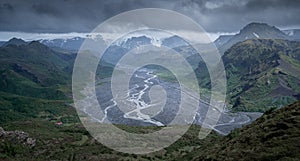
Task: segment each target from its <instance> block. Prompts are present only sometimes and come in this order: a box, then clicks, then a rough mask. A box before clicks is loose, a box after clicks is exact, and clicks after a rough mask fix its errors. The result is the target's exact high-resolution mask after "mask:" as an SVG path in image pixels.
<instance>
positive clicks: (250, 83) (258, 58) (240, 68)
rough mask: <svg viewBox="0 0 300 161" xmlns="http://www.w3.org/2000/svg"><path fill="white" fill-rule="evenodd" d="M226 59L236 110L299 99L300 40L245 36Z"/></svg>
mask: <svg viewBox="0 0 300 161" xmlns="http://www.w3.org/2000/svg"><path fill="white" fill-rule="evenodd" d="M223 61H224V64H225V68H226V74H227V78H228V86H227V89H228V97H229V99H230V103H231V104H232V105H233V109H234V110H238V111H241V110H246V111H265V110H267V109H269V108H276V107H282V106H285V105H287V104H289V103H292V102H294V101H295V100H297V99H300V98H299V94H300V76H299V73H300V43H299V42H295V41H287V40H270V39H252V40H246V41H244V42H241V43H238V44H236V45H234V46H233V47H231V48H230V49H229V50H228V51H227V52H226V53H225V54H224V56H223Z"/></svg>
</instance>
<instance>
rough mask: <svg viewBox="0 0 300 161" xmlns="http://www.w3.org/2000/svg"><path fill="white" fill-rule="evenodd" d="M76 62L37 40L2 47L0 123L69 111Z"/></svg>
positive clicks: (72, 57)
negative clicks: (73, 70)
mask: <svg viewBox="0 0 300 161" xmlns="http://www.w3.org/2000/svg"><path fill="white" fill-rule="evenodd" d="M10 42H11V41H10ZM73 61H74V56H73V55H71V54H65V53H58V52H55V51H53V50H51V49H50V48H48V47H47V46H45V45H43V44H40V43H39V42H35V41H34V42H30V43H26V44H21V45H16V44H12V43H10V44H8V45H6V46H4V47H1V48H0V122H1V123H4V122H7V121H11V120H20V119H28V118H32V117H41V116H43V117H44V115H46V116H51V117H52V116H55V115H59V114H61V113H64V112H65V111H68V110H66V109H65V107H67V106H68V105H66V104H65V103H66V100H68V99H67V98H68V97H69V95H70V84H71V81H70V80H71V70H70V69H72V64H73Z"/></svg>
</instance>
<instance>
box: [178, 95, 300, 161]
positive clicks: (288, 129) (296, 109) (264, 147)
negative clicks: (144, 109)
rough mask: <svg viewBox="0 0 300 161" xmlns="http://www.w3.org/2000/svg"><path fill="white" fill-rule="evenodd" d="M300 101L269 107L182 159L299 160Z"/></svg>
mask: <svg viewBox="0 0 300 161" xmlns="http://www.w3.org/2000/svg"><path fill="white" fill-rule="evenodd" d="M299 151H300V101H298V102H296V103H294V104H292V105H289V106H287V107H284V108H281V109H278V110H276V111H268V112H267V113H266V114H264V115H263V116H262V117H261V118H259V119H258V120H256V121H255V122H253V123H252V124H250V125H247V126H245V127H243V128H241V129H237V130H235V131H233V132H232V133H231V134H230V135H228V136H226V137H224V138H223V139H222V140H220V141H218V142H215V143H212V145H211V146H208V147H202V148H199V149H197V150H195V151H193V152H191V153H190V154H188V155H186V157H185V158H184V160H222V161H224V160H249V161H250V160H282V161H286V160H300V153H299Z"/></svg>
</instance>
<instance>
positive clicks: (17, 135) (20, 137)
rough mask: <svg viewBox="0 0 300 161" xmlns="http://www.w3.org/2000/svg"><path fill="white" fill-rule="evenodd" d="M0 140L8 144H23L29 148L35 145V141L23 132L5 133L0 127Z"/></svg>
mask: <svg viewBox="0 0 300 161" xmlns="http://www.w3.org/2000/svg"><path fill="white" fill-rule="evenodd" d="M0 140H9V141H10V142H14V143H19V144H24V145H27V146H30V147H34V146H35V145H36V139H34V138H31V137H29V134H28V133H26V132H24V131H19V130H15V131H5V130H4V129H3V128H2V127H0Z"/></svg>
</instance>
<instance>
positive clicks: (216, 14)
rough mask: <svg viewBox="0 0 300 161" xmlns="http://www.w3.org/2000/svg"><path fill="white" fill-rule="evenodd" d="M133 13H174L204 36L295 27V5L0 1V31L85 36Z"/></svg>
mask: <svg viewBox="0 0 300 161" xmlns="http://www.w3.org/2000/svg"><path fill="white" fill-rule="evenodd" d="M138 8H165V9H171V10H174V11H178V12H180V13H182V14H185V15H187V16H189V17H191V18H192V19H194V20H195V21H197V22H198V23H199V24H200V25H201V26H203V27H204V29H205V30H206V31H208V32H236V31H238V30H239V29H240V28H241V27H243V26H245V25H246V24H248V23H250V22H253V21H256V22H266V23H269V24H270V25H275V26H278V27H281V28H295V27H296V28H297V27H299V26H300V16H297V15H300V10H299V8H300V1H297V0H263V1H262V0H239V1H237V0H226V1H223V0H209V1H208V0H197V1H196V0H176V1H175V0H164V1H162V0H152V1H149V0H113V1H102V0H100V1H99V0H89V1H85V0H64V1H61V0H52V1H47V0H39V1H36V0H26V1H24V0H2V1H1V2H0V24H1V25H0V31H13V32H15V31H18V32H31V33H32V32H33V33H37V32H38V33H65V32H90V31H91V30H92V29H93V28H95V27H96V26H97V25H98V24H99V23H101V22H103V21H104V20H106V19H108V18H110V17H111V16H114V15H117V14H119V13H121V12H124V11H128V10H132V9H138Z"/></svg>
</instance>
